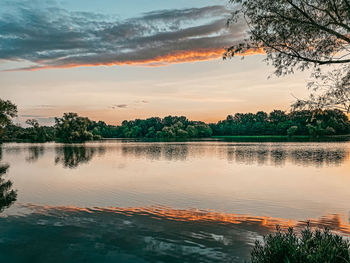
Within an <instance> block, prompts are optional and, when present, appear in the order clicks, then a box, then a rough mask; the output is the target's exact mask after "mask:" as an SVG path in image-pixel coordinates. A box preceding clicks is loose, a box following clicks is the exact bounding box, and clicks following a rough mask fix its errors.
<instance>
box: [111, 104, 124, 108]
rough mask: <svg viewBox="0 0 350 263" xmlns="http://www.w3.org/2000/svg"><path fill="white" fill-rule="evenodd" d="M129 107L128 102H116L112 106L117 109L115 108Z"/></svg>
mask: <svg viewBox="0 0 350 263" xmlns="http://www.w3.org/2000/svg"><path fill="white" fill-rule="evenodd" d="M127 107H128V105H127V104H114V105H113V106H112V107H111V108H112V109H115V108H120V109H125V108H127Z"/></svg>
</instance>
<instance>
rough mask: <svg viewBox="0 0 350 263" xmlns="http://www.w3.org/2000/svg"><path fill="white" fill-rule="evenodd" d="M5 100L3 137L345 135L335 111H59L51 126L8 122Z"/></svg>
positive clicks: (346, 127)
mask: <svg viewBox="0 0 350 263" xmlns="http://www.w3.org/2000/svg"><path fill="white" fill-rule="evenodd" d="M6 105H10V110H9V111H8V112H7V113H6V114H7V115H6V116H7V119H6V121H4V122H3V123H6V124H7V125H6V126H4V128H3V133H2V140H4V141H29V142H48V141H58V142H64V143H81V142H85V141H90V140H99V139H102V138H146V139H162V140H184V139H191V138H209V137H211V136H236V135H238V136H249V135H252V136H253V135H254V136H260V135H288V136H294V135H309V136H312V137H321V136H325V135H346V134H350V121H349V118H348V117H347V116H346V115H345V114H344V113H343V112H342V111H340V110H302V111H292V112H290V113H286V112H284V111H281V110H274V111H272V112H270V113H269V114H268V113H266V112H263V111H258V112H257V113H236V114H235V115H228V116H227V118H226V119H225V120H222V121H219V122H218V123H211V124H206V123H204V122H202V121H191V120H188V119H187V118H186V117H185V116H167V117H165V118H159V117H152V118H148V119H145V120H141V119H136V120H132V121H126V120H125V121H123V122H122V124H121V125H119V126H114V125H107V124H106V123H105V122H103V121H98V122H96V121H92V120H90V119H89V118H87V117H81V116H79V115H78V114H77V113H64V114H63V116H62V117H61V118H58V117H56V118H55V125H54V126H40V124H39V122H38V121H37V120H35V119H28V120H27V121H26V124H27V125H28V127H27V128H23V127H21V126H19V125H13V124H12V123H11V119H10V117H11V116H15V114H16V108H15V106H14V105H13V104H12V103H11V102H6ZM4 112H5V111H4ZM4 116H5V115H4Z"/></svg>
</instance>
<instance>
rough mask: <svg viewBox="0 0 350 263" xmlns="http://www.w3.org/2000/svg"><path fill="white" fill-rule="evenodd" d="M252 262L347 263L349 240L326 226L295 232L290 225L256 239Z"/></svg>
mask: <svg viewBox="0 0 350 263" xmlns="http://www.w3.org/2000/svg"><path fill="white" fill-rule="evenodd" d="M251 262H252V263H349V262H350V255H349V241H347V240H346V239H344V238H343V237H341V236H339V235H337V234H334V233H331V232H330V231H329V230H328V229H325V230H320V229H317V230H314V231H313V230H312V229H311V228H310V226H309V224H308V225H307V227H306V228H305V229H304V230H302V231H301V234H300V235H297V234H296V233H295V231H294V230H293V228H289V229H288V231H287V232H283V231H281V229H280V228H279V227H278V226H277V232H276V233H274V234H269V235H268V236H266V237H264V242H260V241H256V242H255V247H254V248H253V251H252V253H251Z"/></svg>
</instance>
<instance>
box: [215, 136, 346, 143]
mask: <svg viewBox="0 0 350 263" xmlns="http://www.w3.org/2000/svg"><path fill="white" fill-rule="evenodd" d="M212 138H215V139H221V140H225V141H232V142H310V141H311V142H332V141H349V140H350V135H332V136H323V137H318V138H317V137H316V138H315V137H311V136H307V135H296V136H293V137H289V136H285V135H252V136H249V135H238V136H213V137H212Z"/></svg>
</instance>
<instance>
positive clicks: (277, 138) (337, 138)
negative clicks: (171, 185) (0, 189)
mask: <svg viewBox="0 0 350 263" xmlns="http://www.w3.org/2000/svg"><path fill="white" fill-rule="evenodd" d="M106 140H127V141H128V140H130V141H143V142H188V141H227V142H342V141H343V142H346V141H350V134H347V135H332V136H322V137H312V136H305V135H300V136H293V137H289V136H284V135H263V136H254V135H252V136H251V135H240V136H212V137H207V138H188V139H184V138H178V139H176V138H172V139H166V138H158V139H155V138H102V139H100V140H90V141H86V142H93V141H106ZM48 142H55V141H48ZM58 142H59V141H58ZM1 143H44V142H37V141H30V140H3V141H0V144H1ZM80 143H81V142H80Z"/></svg>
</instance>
